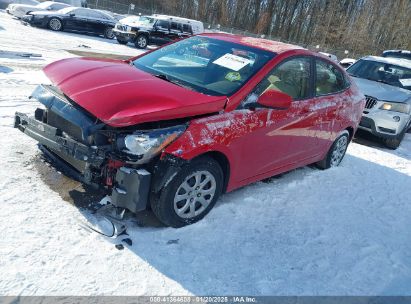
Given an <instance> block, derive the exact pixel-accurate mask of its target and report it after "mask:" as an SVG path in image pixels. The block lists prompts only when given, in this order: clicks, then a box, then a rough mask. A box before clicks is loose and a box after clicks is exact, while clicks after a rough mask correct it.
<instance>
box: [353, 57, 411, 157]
mask: <svg viewBox="0 0 411 304" xmlns="http://www.w3.org/2000/svg"><path fill="white" fill-rule="evenodd" d="M347 72H348V74H350V75H351V77H352V79H353V80H354V81H355V83H356V84H357V86H358V87H359V89H360V90H361V91H362V93H363V94H364V95H365V97H366V100H367V102H366V104H365V108H364V111H363V115H362V118H361V122H360V125H359V127H358V128H359V129H362V130H364V131H367V132H370V133H372V134H374V135H375V136H377V137H380V138H382V139H383V141H384V144H385V145H386V146H387V147H388V148H391V149H396V148H398V147H399V145H400V144H401V141H402V139H403V138H404V135H405V133H406V132H407V130H408V129H410V127H411V60H408V59H400V58H389V57H377V56H367V57H363V58H361V59H359V60H358V61H357V62H355V63H354V64H353V65H352V66H350V67H349V68H348V69H347Z"/></svg>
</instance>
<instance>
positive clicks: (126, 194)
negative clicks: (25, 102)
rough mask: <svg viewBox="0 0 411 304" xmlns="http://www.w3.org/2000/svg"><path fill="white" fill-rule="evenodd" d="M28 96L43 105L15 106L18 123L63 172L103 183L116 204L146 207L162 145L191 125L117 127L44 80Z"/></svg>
mask: <svg viewBox="0 0 411 304" xmlns="http://www.w3.org/2000/svg"><path fill="white" fill-rule="evenodd" d="M30 98H33V99H36V100H37V101H39V102H40V103H42V104H43V105H44V107H45V108H37V109H36V111H35V113H34V116H33V117H30V116H28V115H26V114H23V113H19V112H17V113H16V114H15V124H14V126H15V127H16V128H18V129H19V130H20V131H22V132H24V133H25V134H27V135H28V136H30V137H32V138H34V139H35V140H37V141H38V142H39V145H40V149H41V150H42V151H43V153H44V154H45V155H46V157H47V158H48V159H49V160H50V161H51V162H52V163H53V164H56V165H58V167H60V168H61V167H64V168H65V170H62V171H63V173H65V174H67V175H70V177H73V178H75V179H77V180H79V181H81V182H83V183H85V184H88V185H91V186H94V187H101V188H104V189H106V190H107V192H108V194H110V195H111V202H112V203H113V204H114V205H115V206H118V207H123V208H126V209H129V210H130V211H132V212H137V211H141V210H144V209H146V206H147V203H148V197H149V192H150V187H151V184H152V181H151V180H152V174H153V172H154V171H155V168H156V167H158V164H159V163H160V162H159V161H158V160H159V155H160V153H161V151H163V149H164V148H165V147H166V146H167V145H168V144H170V143H171V142H172V141H174V140H175V139H176V138H177V137H178V136H179V135H181V134H182V133H183V132H184V131H185V129H186V128H187V124H186V123H185V122H184V121H180V122H179V123H177V124H176V123H175V122H173V123H169V124H167V123H162V124H161V125H158V124H157V125H154V124H149V123H148V124H147V123H146V124H143V125H139V126H135V127H126V128H114V127H110V126H108V125H107V124H104V123H102V122H101V121H100V120H99V119H97V118H95V117H93V116H92V115H90V114H89V113H88V112H86V111H85V110H84V109H82V108H81V107H79V106H78V105H77V104H76V103H75V102H74V101H72V100H70V99H69V98H68V97H67V96H66V95H65V94H64V93H63V92H61V91H60V90H59V89H58V88H56V87H54V86H49V85H40V86H38V87H37V88H36V89H35V91H34V92H33V93H32V96H31V97H30Z"/></svg>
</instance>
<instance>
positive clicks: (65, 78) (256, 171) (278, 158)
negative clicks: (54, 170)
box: [15, 34, 365, 227]
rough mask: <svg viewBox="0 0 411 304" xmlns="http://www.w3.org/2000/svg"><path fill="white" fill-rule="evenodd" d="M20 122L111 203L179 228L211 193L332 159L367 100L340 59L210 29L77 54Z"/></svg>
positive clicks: (52, 70)
mask: <svg viewBox="0 0 411 304" xmlns="http://www.w3.org/2000/svg"><path fill="white" fill-rule="evenodd" d="M44 71H45V73H46V75H47V76H48V77H49V79H50V80H51V81H52V83H53V85H41V86H39V87H38V88H37V89H36V90H35V91H34V92H33V94H32V98H34V99H36V100H38V101H39V102H40V103H42V104H43V105H44V107H43V108H38V109H37V110H36V111H35V114H34V117H30V116H28V115H26V114H23V113H16V119H15V127H17V128H19V129H20V130H21V131H23V132H24V133H26V134H27V135H29V136H31V137H33V138H34V139H36V140H37V141H38V142H39V143H40V148H41V150H42V151H43V152H44V153H45V154H46V155H47V157H48V158H49V159H51V160H52V161H53V163H56V164H57V165H59V166H64V168H65V170H64V172H65V173H66V174H68V175H70V176H73V177H75V178H77V179H79V180H80V181H82V182H84V183H86V184H91V185H97V186H100V187H104V188H105V189H107V191H108V193H109V194H110V195H111V202H112V204H113V205H115V206H117V207H122V208H126V209H129V210H130V211H132V212H138V211H140V210H143V209H146V208H147V207H148V206H149V205H150V206H151V208H152V210H153V212H154V213H155V215H156V216H157V217H158V218H159V220H160V221H161V222H163V223H164V224H166V225H169V226H173V227H181V226H184V225H187V224H190V223H194V222H196V221H198V220H200V219H201V218H203V217H204V216H205V215H206V214H207V213H208V212H209V211H210V210H211V208H212V207H213V206H214V205H215V203H216V201H217V199H218V197H219V196H220V195H221V194H222V193H224V192H229V191H232V190H234V189H237V188H239V187H242V186H244V185H247V184H249V183H253V182H256V181H259V180H262V179H264V178H267V177H270V176H273V175H276V174H279V173H282V172H285V171H288V170H291V169H294V168H297V167H301V166H305V165H308V164H312V163H317V164H318V166H319V167H321V168H324V169H325V168H329V167H332V166H337V165H339V163H340V162H341V160H342V159H343V157H344V155H345V151H346V149H347V146H348V143H349V142H350V140H351V138H352V136H353V134H354V132H355V131H356V129H357V126H358V123H359V121H360V119H361V114H362V110H363V108H364V103H365V98H364V96H363V95H362V94H361V93H360V92H359V90H358V89H357V87H356V86H355V85H354V84H353V83H352V82H351V81H350V78H349V76H348V75H347V74H346V72H345V71H344V70H343V69H342V68H340V67H339V66H338V65H337V64H336V63H334V62H332V61H330V60H329V59H327V58H326V57H324V56H321V55H319V54H317V53H314V52H311V51H308V50H305V49H302V48H300V47H297V46H293V45H288V44H283V43H280V42H274V41H268V40H264V39H255V38H249V37H241V36H234V35H228V34H205V35H200V36H195V37H191V38H188V39H185V40H182V41H179V42H176V43H173V44H170V45H167V46H165V47H162V48H160V49H157V50H155V51H152V52H149V53H146V54H143V55H141V56H139V57H137V58H132V59H130V60H127V61H116V60H102V59H88V58H74V59H65V60H61V61H57V62H55V63H52V64H50V65H48V66H47V67H46V68H45V69H44Z"/></svg>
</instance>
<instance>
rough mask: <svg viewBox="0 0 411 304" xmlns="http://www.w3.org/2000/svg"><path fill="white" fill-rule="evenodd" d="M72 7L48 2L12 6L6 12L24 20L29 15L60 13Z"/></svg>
mask: <svg viewBox="0 0 411 304" xmlns="http://www.w3.org/2000/svg"><path fill="white" fill-rule="evenodd" d="M69 6H70V5H68V4H65V3H59V2H54V1H46V2H43V3H39V4H37V5H28V4H10V5H9V6H8V7H7V9H6V12H7V13H9V14H11V15H13V16H14V17H17V18H22V17H24V16H25V15H27V14H28V13H31V12H39V11H58V10H61V9H63V8H65V7H69Z"/></svg>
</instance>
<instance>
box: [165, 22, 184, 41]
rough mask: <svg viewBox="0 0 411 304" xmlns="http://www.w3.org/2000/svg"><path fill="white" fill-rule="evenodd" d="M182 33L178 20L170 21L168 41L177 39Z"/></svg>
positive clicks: (181, 26)
mask: <svg viewBox="0 0 411 304" xmlns="http://www.w3.org/2000/svg"><path fill="white" fill-rule="evenodd" d="M182 33H183V25H182V24H181V23H178V22H174V21H172V22H171V23H170V34H169V35H168V37H167V38H168V41H173V40H177V39H179V38H180V37H181V35H182Z"/></svg>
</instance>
